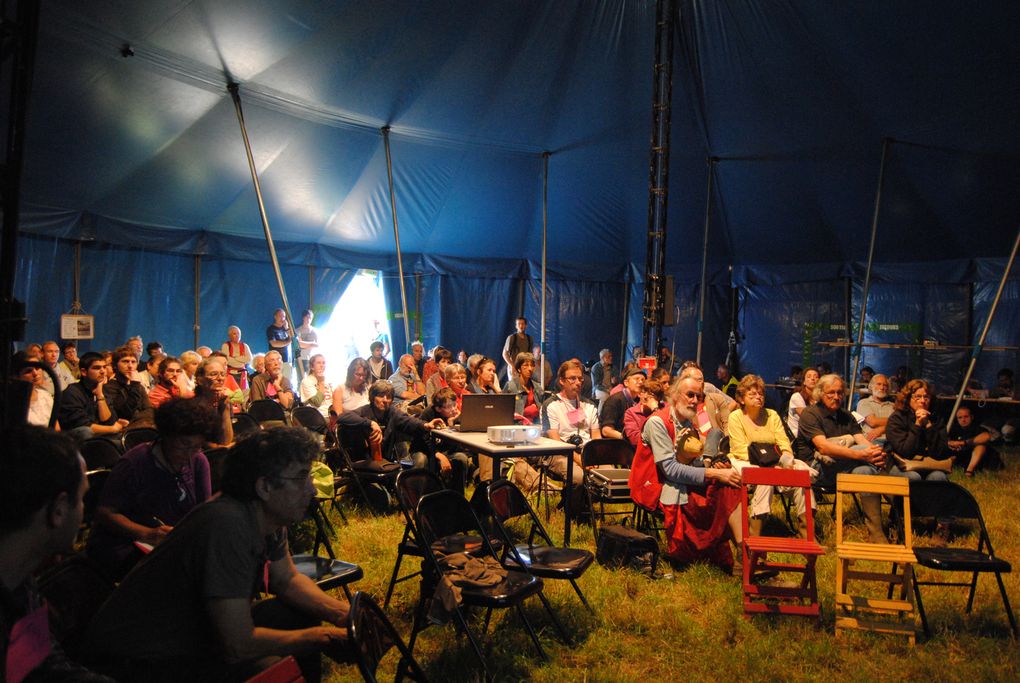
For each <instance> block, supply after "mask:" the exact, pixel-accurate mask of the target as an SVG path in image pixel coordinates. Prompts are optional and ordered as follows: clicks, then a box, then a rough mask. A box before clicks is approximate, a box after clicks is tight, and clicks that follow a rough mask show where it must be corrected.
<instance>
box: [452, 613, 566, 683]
mask: <svg viewBox="0 0 1020 683" xmlns="http://www.w3.org/2000/svg"><path fill="white" fill-rule="evenodd" d="M520 608H521V606H520V605H517V609H518V610H519V609H520ZM453 614H454V616H455V617H456V618H457V625H458V626H460V628H461V630H462V631H463V632H464V635H466V636H467V639H468V641H469V642H470V643H471V649H472V650H474V651H475V656H476V657H478V663H479V664H481V665H482V673H483V674H484V676H485V680H487V681H489V680H492V676H490V675H489V668H488V667H487V666H486V665H485V653H483V652H482V646H481V645H480V644H479V643H478V639H477V638H475V634H474V633H472V632H471V628H470V627H469V626H468V623H467V619H465V618H464V613H463V612H462V611H461V608H459V607H458V608H457V609H455V610H454V611H453ZM521 616H523V615H521ZM528 630H529V631H531V626H530V625H528ZM531 637H532V638H535V634H534V632H532V634H531ZM535 642H536V643H537V642H538V641H537V640H535ZM539 647H541V646H539ZM542 657H543V658H544V659H547V658H546V657H545V652H543V653H542Z"/></svg>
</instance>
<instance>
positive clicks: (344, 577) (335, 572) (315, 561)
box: [291, 555, 365, 600]
mask: <svg viewBox="0 0 1020 683" xmlns="http://www.w3.org/2000/svg"><path fill="white" fill-rule="evenodd" d="M291 559H293V560H294V568H295V569H297V570H298V572H300V573H301V574H304V575H305V576H307V577H308V578H310V579H311V580H312V581H314V582H315V583H316V585H318V586H319V588H321V589H322V590H324V591H328V590H332V589H334V588H343V591H344V593H345V594H346V595H347V599H348V600H350V599H351V590H350V588H348V585H349V584H352V583H354V582H355V581H360V580H361V579H362V578H363V577H364V576H365V572H364V571H363V570H362V568H361V567H360V566H358V565H356V564H353V563H351V562H343V561H342V560H337V559H334V558H332V557H320V556H319V555H295V556H294V557H293V558H291Z"/></svg>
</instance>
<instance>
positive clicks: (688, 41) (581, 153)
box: [17, 0, 1020, 378]
mask: <svg viewBox="0 0 1020 683" xmlns="http://www.w3.org/2000/svg"><path fill="white" fill-rule="evenodd" d="M678 5H679V23H678V26H677V29H676V38H677V47H676V50H675V53H674V64H673V67H674V77H673V112H672V121H673V126H672V134H671V164H670V169H669V170H670V174H669V179H670V204H669V208H670V213H669V217H668V221H667V222H668V225H669V232H668V238H667V263H668V271H669V273H670V274H672V275H674V276H675V278H676V282H677V303H678V304H679V305H680V306H681V321H680V323H679V324H678V326H677V327H676V328H675V329H672V330H670V329H667V332H666V336H667V337H668V338H671V339H672V338H675V339H676V340H677V350H678V352H679V355H681V356H690V355H693V353H694V340H695V339H696V335H697V330H696V327H695V324H694V322H693V320H694V311H696V301H697V297H696V290H697V287H696V283H697V281H698V273H699V266H700V263H701V258H702V249H701V244H702V229H703V224H704V216H705V211H706V208H707V207H706V205H705V199H706V196H705V194H706V193H705V189H706V179H707V173H706V159H708V158H710V157H711V158H716V159H717V163H716V164H715V166H714V169H715V170H714V175H713V180H714V187H713V194H712V198H711V202H712V203H711V207H712V222H711V229H710V234H709V243H708V260H709V264H710V275H709V282H710V283H711V287H712V294H711V296H710V297H709V304H710V305H709V315H708V320H707V321H706V327H705V351H704V354H703V361H704V362H705V364H706V365H707V366H711V365H714V364H715V363H716V362H718V361H719V360H722V358H724V357H725V348H726V337H727V334H728V332H729V326H730V322H729V318H730V310H729V299H730V296H729V290H728V287H729V286H730V284H731V282H732V284H733V285H734V286H736V287H738V288H740V297H741V299H740V300H741V314H740V315H741V319H740V330H741V334H742V335H744V336H746V339H741V341H740V358H741V361H742V365H744V366H745V369H748V370H756V371H759V372H761V373H762V374H764V375H765V376H766V377H769V378H770V377H774V376H776V375H778V374H783V373H785V372H786V371H787V370H788V369H789V366H790V365H791V364H793V363H796V362H800V363H801V364H803V360H804V353H805V352H804V350H803V349H804V347H803V343H802V342H803V335H804V333H805V332H804V331H805V325H815V324H822V323H826V324H837V325H841V324H844V322H845V317H846V313H847V311H846V310H845V308H846V294H845V288H846V282H847V280H846V278H849V281H851V282H854V283H856V284H857V286H858V287H859V286H860V282H861V280H862V278H863V274H864V265H863V264H864V261H865V259H866V256H867V246H868V234H869V229H870V225H871V217H872V212H873V209H874V199H875V194H876V190H877V183H878V175H879V163H880V158H881V149H882V140H883V138H889V139H891V140H893V142H892V143H891V144H890V146H889V148H888V157H887V162H886V166H885V183H884V186H883V188H882V189H883V195H882V207H881V212H880V216H879V231H878V241H877V244H876V251H875V254H876V268H875V281H876V283H878V284H881V285H883V286H884V285H888V287H887V288H883V287H877V288H876V290H875V292H876V297H877V298H876V306H877V308H876V311H875V315H876V316H877V317H876V319H878V318H879V317H883V318H884V317H886V316H894V317H897V318H903V319H905V320H909V322H911V323H912V324H917V325H920V326H921V327H922V328H923V329H924V333H925V334H928V333H930V334H932V335H935V336H938V337H939V338H940V341H941V335H942V334H946V335H958V334H959V332H960V328H959V325H960V324H961V323H960V316H961V315H962V313H961V312H960V311H961V310H963V309H965V308H966V307H967V306H969V305H971V303H970V302H968V296H969V295H966V296H964V295H963V294H961V289H960V286H961V285H964V284H965V283H968V282H974V283H977V284H976V285H975V289H974V296H973V299H972V300H971V302H972V305H973V312H972V314H971V326H972V328H975V327H977V326H978V325H979V324H980V320H981V316H982V314H983V311H985V310H987V305H988V303H989V301H990V298H991V294H990V293H989V290H988V287H989V285H988V283H990V282H992V281H994V280H995V279H996V278H997V277H998V274H1000V273H1001V268H998V270H997V269H996V265H997V263H998V262H999V261H1001V259H1002V257H1003V256H1004V255H1005V253H1006V252H1007V250H1008V245H1009V244H1010V243H1011V241H1012V239H1013V235H1014V234H1015V230H1016V226H1017V222H1018V218H1020V193H1017V192H1016V191H1015V188H1016V187H1018V186H1020V120H1018V119H1017V117H1016V111H1017V108H1018V106H1017V105H1018V104H1020V41H1017V40H1016V27H1017V26H1020V3H1016V2H1013V1H1012V0H990V1H989V2H981V3H976V4H974V3H971V4H969V5H961V4H959V3H954V2H949V1H948V0H937V1H936V2H931V3H927V4H926V5H925V6H924V7H923V9H919V8H918V7H917V6H915V5H912V4H910V3H888V2H878V1H877V0H868V1H866V2H858V3H852V4H843V5H840V4H832V3H818V2H815V1H814V0H786V1H784V2H780V3H775V2H763V1H762V0H748V1H746V2H742V3H721V2H717V1H715V0H681V1H680V2H679V3H678ZM654 18H655V2H654V0H638V1H636V2H634V1H629V0H559V1H557V2H547V1H545V0H520V1H519V2H514V3H498V2H482V3H478V2H468V1H467V0H444V1H443V2H429V3H408V2H406V1H404V0H378V1H376V2H372V3H364V2H357V1H355V0H337V1H335V2H329V3H322V2H314V1H309V0H281V1H280V2H273V3H250V2H244V1H243V0H222V1H219V0H218V1H217V2H211V1H210V0H188V1H183V0H148V1H145V2H135V3H123V2H119V1H117V0H91V1H90V2H88V3H81V2H77V1H75V0H52V1H50V2H47V3H43V5H42V13H41V26H40V34H39V46H38V50H37V58H36V68H35V71H34V82H33V90H32V96H31V102H30V109H29V120H28V124H27V144H26V149H25V165H24V173H23V184H22V188H21V199H22V207H23V213H22V216H21V221H20V228H21V231H22V235H23V239H22V240H21V241H20V242H19V247H20V249H21V251H22V254H21V255H20V256H19V259H18V263H19V265H20V267H19V273H18V285H17V287H18V291H19V294H20V295H22V296H24V297H25V298H26V299H27V301H28V303H29V315H30V317H31V318H32V321H31V322H30V324H29V336H30V337H32V338H41V337H48V336H53V334H54V331H55V329H56V328H55V326H56V320H57V316H58V315H59V313H61V312H64V311H65V310H67V309H68V308H69V307H70V300H69V299H70V297H69V295H68V287H69V286H70V282H69V281H68V280H69V277H68V273H69V269H70V258H69V256H68V255H69V254H70V253H71V246H70V243H69V242H55V241H54V239H53V238H56V237H59V238H63V239H65V240H85V241H86V242H87V245H86V247H85V252H86V254H88V255H89V258H88V259H87V260H86V261H85V267H84V269H83V278H82V287H83V292H82V299H83V303H84V304H85V307H86V308H87V309H89V310H90V311H91V312H95V313H96V314H97V316H98V318H97V322H99V323H101V324H100V325H99V326H98V328H97V331H98V333H99V334H100V335H101V339H97V344H98V343H100V342H101V343H102V344H103V345H112V344H114V343H119V342H120V341H123V338H124V337H125V336H126V335H127V334H129V333H133V332H141V333H143V334H145V335H147V336H153V335H158V336H160V337H165V338H166V340H169V341H168V343H172V344H173V345H175V346H178V348H180V347H184V346H191V345H192V341H191V333H192V330H191V327H192V325H193V320H192V317H193V310H192V306H193V304H192V300H193V293H192V292H191V291H190V288H191V287H192V286H193V285H192V282H193V272H192V269H193V255H194V254H200V255H202V262H203V278H202V292H201V295H202V302H201V311H202V313H201V321H200V322H201V326H202V341H203V342H205V343H209V344H211V345H213V344H215V343H216V342H218V341H219V340H220V337H221V335H222V332H221V330H222V328H223V327H225V326H226V325H227V324H230V323H231V322H238V323H239V324H240V325H241V326H242V327H243V328H244V330H245V333H246V337H247V339H249V340H252V339H254V340H255V341H256V342H258V344H261V343H262V330H263V329H264V327H265V325H266V324H268V317H269V315H270V313H271V310H272V309H273V308H275V307H276V306H277V305H278V297H277V295H276V293H275V285H274V284H273V278H272V273H271V271H270V270H269V267H268V266H267V265H265V261H266V248H265V244H264V240H263V235H262V228H261V225H260V221H259V215H258V211H257V209H256V202H255V195H254V191H253V189H252V184H251V179H250V177H249V172H248V168H247V164H246V160H245V156H244V151H243V147H242V144H241V135H240V131H239V128H238V125H237V121H236V117H235V113H234V108H233V105H232V102H231V101H230V98H229V96H228V94H227V91H226V89H225V85H226V83H227V82H228V81H230V80H233V81H236V82H237V83H238V84H239V85H240V92H241V98H242V101H243V102H244V112H245V120H246V122H247V126H248V133H249V135H250V137H251V141H252V145H253V150H254V155H255V160H256V166H257V168H258V171H259V173H260V176H261V179H262V188H263V191H264V195H265V200H266V207H267V212H268V217H269V221H270V224H271V226H272V228H273V233H274V236H275V237H276V238H277V240H278V242H279V243H278V251H279V255H280V260H281V262H282V263H283V264H285V267H284V274H285V279H286V280H287V283H288V288H293V291H291V292H290V299H291V304H292V308H294V309H296V310H300V309H301V308H303V307H304V306H306V305H307V304H308V298H309V297H308V295H309V285H308V275H307V270H306V267H307V266H315V267H316V269H317V270H316V275H315V277H316V278H317V280H316V282H317V286H316V287H315V289H316V296H315V302H316V303H322V302H326V301H331V300H332V299H335V297H336V296H338V295H339V293H340V291H342V289H343V283H342V282H340V275H339V274H340V273H343V272H344V271H345V270H350V269H356V268H370V269H376V270H379V271H381V272H382V273H383V274H384V277H385V281H386V282H387V285H386V290H387V291H386V295H387V301H388V309H389V311H390V312H392V311H394V310H397V308H398V306H395V305H394V303H393V302H394V301H397V300H398V299H397V298H395V297H394V296H393V294H394V291H395V290H394V287H393V286H392V285H393V284H395V280H393V278H394V274H395V272H396V259H395V254H394V239H393V230H392V219H393V216H392V215H391V207H390V202H389V192H388V184H387V173H386V170H387V169H386V159H385V153H384V146H383V136H382V133H381V131H380V129H381V128H382V127H383V126H389V127H390V128H391V134H390V140H391V148H392V160H393V179H394V185H395V191H396V213H397V217H398V219H399V224H400V232H401V245H402V247H403V250H404V254H405V255H404V265H405V273H406V275H407V277H408V279H407V283H408V286H409V288H411V290H412V291H413V290H414V286H413V282H414V274H415V273H420V274H421V275H422V278H423V291H422V303H421V308H422V317H423V320H422V324H423V328H422V332H423V336H425V337H426V338H427V339H426V341H427V343H429V344H431V343H433V342H434V341H443V342H447V343H448V344H450V345H456V344H463V345H465V346H468V347H476V348H477V350H480V351H484V352H487V353H498V351H499V348H500V344H501V343H502V338H503V337H504V336H505V334H506V333H508V332H509V329H510V323H511V322H512V318H513V316H514V315H515V314H516V313H517V309H518V307H519V306H520V305H521V304H520V302H519V301H518V298H519V296H520V294H519V292H520V287H521V284H520V283H521V282H525V284H526V288H525V289H526V293H525V297H524V299H525V302H524V310H525V311H526V314H527V315H528V317H529V318H532V319H533V321H534V323H533V325H532V330H533V331H535V332H536V335H535V336H536V337H537V336H538V334H537V299H536V295H535V291H536V286H537V285H536V284H535V283H536V282H537V280H538V277H539V275H538V270H539V269H538V265H537V264H538V262H539V259H540V257H541V233H542V217H543V213H542V189H543V180H544V176H543V152H548V153H549V155H550V156H549V178H548V180H549V183H548V254H549V281H550V290H551V291H550V299H549V305H550V311H551V314H550V327H549V330H548V336H549V341H550V344H551V346H550V348H549V353H550V356H551V357H552V360H554V361H558V360H561V359H562V357H563V356H565V355H580V356H582V357H586V356H590V355H591V354H592V353H594V351H596V350H597V349H598V348H599V347H602V346H607V347H609V348H611V349H613V350H614V351H616V350H618V349H619V347H620V341H621V337H622V335H623V334H624V325H623V322H624V316H626V319H627V321H628V325H627V332H626V335H627V338H628V339H627V341H628V342H629V343H634V342H636V341H637V339H638V338H639V337H640V315H641V313H640V312H641V303H642V302H641V296H640V293H641V289H642V277H641V272H642V271H643V267H644V256H645V249H646V237H647V227H648V226H647V205H648V192H649V190H648V159H649V139H650V135H649V130H650V125H649V124H650V121H651V115H650V113H651V102H652V68H651V66H652V65H651V59H652V52H653V44H654V36H655V21H654ZM125 44H129V45H130V46H131V48H132V50H133V53H134V56H131V57H123V56H121V48H122V46H123V45H125ZM72 113H73V115H72ZM252 262H259V263H260V265H252ZM142 264H144V265H142ZM730 267H732V275H731V273H730V270H729V268H730ZM252 268H254V269H255V271H257V273H258V275H257V276H254V277H249V276H248V274H247V271H248V270H249V269H252ZM90 269H92V270H90ZM321 269H330V271H329V272H330V273H331V274H324V273H325V272H326V271H321ZM334 270H335V271H336V272H335V273H333V271H334ZM320 271H321V272H320ZM241 273H243V275H241V276H240V277H241V282H243V283H244V287H243V289H244V291H243V293H242V294H240V295H238V294H237V292H236V290H237V289H238V287H237V283H238V278H239V274H241ZM988 273H993V274H992V275H991V276H988ZM320 279H321V282H320ZM249 280H251V283H250V286H249ZM56 283H59V284H56ZM1012 286H1013V285H1012V284H1011V289H1009V290H1007V293H1008V297H1007V302H1005V303H1004V305H1003V313H1002V315H1003V316H1005V317H1004V318H1003V320H1005V321H1008V324H1007V325H1006V326H1004V327H1001V328H1000V327H999V326H998V324H997V326H996V328H995V331H994V334H995V335H996V339H997V340H999V341H1000V343H1002V344H1009V345H1015V344H1017V343H1020V339H1018V337H1017V332H1016V331H1017V329H1020V325H1017V324H1016V323H1017V317H1016V316H1017V314H1016V312H1015V311H1016V303H1015V300H1016V295H1015V292H1014V290H1013V289H1012ZM628 288H629V291H630V297H629V304H626V310H624V307H625V303H624V300H625V297H624V295H623V294H624V292H625V291H627V289H628ZM993 289H994V287H993ZM168 292H172V294H169V295H168V294H167V293H168ZM228 292H229V294H228ZM122 293H125V294H124V295H125V296H126V298H125V299H124V300H123V301H121V300H120V299H118V298H117V297H118V296H120V295H121V294H122ZM167 297H170V298H167ZM961 297H962V298H961ZM414 303H416V297H415V296H410V297H409V308H412V309H413V308H414V307H415V306H414ZM857 305H859V302H858V304H857ZM950 321H951V322H952V324H951V325H950ZM400 322H401V321H399V320H395V321H391V323H395V324H392V325H391V328H392V330H393V331H394V336H395V338H394V340H393V341H394V348H402V347H403V340H402V339H401V340H400V342H401V343H400V344H399V345H398V344H397V343H396V342H397V341H398V340H397V339H396V335H397V333H398V332H397V331H398V330H402V325H401V324H400ZM964 324H965V323H964ZM946 326H948V327H946ZM207 333H208V334H209V335H210V337H211V338H207V337H206V334H207ZM811 333H812V334H820V332H818V330H816V329H815V328H812V332H811ZM399 334H400V335H401V336H402V334H403V333H402V331H400V332H399ZM826 335H831V336H838V335H837V333H835V332H833V331H832V330H828V331H826ZM429 337H431V339H428V338H429ZM819 338H821V337H819ZM990 343H991V342H990ZM809 348H810V345H809ZM807 354H808V355H809V356H812V358H813V360H817V359H818V357H820V356H819V354H822V352H821V351H818V350H817V349H815V350H809V351H808V352H807ZM822 355H823V356H824V357H825V358H826V359H828V360H829V362H832V363H833V365H835V366H836V367H841V366H842V364H843V361H844V356H845V354H844V353H843V352H841V351H827V352H825V353H824V354H822ZM876 358H878V356H876ZM1000 358H1001V357H1000ZM892 360H893V359H892V357H891V356H890V357H889V358H888V359H887V358H884V357H883V358H881V359H879V361H880V362H881V363H883V364H885V363H888V362H891V361H892ZM924 362H925V364H926V365H927V364H929V363H934V362H935V361H931V360H930V359H929V358H928V357H927V356H925V361H924ZM939 362H942V363H945V364H947V366H946V367H944V368H943V367H939V368H935V369H933V371H937V372H938V374H939V375H940V377H941V376H942V375H943V374H945V375H947V376H948V375H952V373H953V372H954V370H953V368H951V367H949V366H952V365H954V364H956V363H957V362H958V361H956V360H953V361H948V360H945V361H939ZM986 363H993V364H995V365H999V361H997V360H996V361H989V360H986V358H982V365H981V373H982V375H983V377H985V376H987V374H988V373H989V372H990V371H989V370H988V366H986V365H985V364H986ZM1002 364H1003V365H1006V364H1012V365H1015V364H1016V363H1015V357H1014V358H1013V359H1012V360H1010V361H1009V362H1006V361H1005V360H1004V361H1003V362H1002Z"/></svg>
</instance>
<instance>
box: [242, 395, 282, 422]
mask: <svg viewBox="0 0 1020 683" xmlns="http://www.w3.org/2000/svg"><path fill="white" fill-rule="evenodd" d="M247 412H248V415H249V416H250V417H251V418H252V419H253V420H255V422H257V423H258V424H259V425H261V426H271V425H276V424H277V423H281V424H287V411H285V410H284V409H283V406H281V405H280V404H279V403H277V402H276V401H273V400H270V399H268V398H262V399H259V400H258V401H252V402H251V405H249V406H248V411H247Z"/></svg>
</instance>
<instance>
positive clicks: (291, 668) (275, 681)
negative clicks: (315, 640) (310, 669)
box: [245, 657, 305, 683]
mask: <svg viewBox="0 0 1020 683" xmlns="http://www.w3.org/2000/svg"><path fill="white" fill-rule="evenodd" d="M245 683H305V678H304V676H302V675H301V669H300V668H299V667H298V663H297V660H296V659H294V658H293V657H284V658H283V659H281V660H280V661H278V662H277V663H276V664H273V665H272V666H271V667H269V668H268V669H266V670H265V671H263V672H262V673H260V674H257V675H255V676H252V677H251V678H249V679H248V680H247V681H245Z"/></svg>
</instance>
